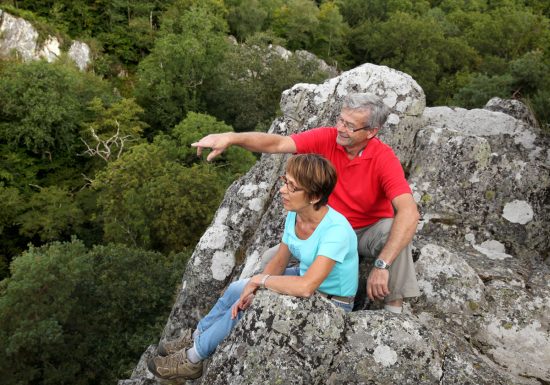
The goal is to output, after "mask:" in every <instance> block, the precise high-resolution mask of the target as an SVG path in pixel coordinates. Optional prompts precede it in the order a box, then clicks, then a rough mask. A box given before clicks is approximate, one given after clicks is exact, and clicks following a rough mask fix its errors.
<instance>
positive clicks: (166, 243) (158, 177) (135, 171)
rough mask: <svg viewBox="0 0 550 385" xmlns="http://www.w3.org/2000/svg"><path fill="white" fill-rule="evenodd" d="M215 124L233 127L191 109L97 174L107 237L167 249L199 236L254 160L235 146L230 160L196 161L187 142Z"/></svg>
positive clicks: (221, 127)
mask: <svg viewBox="0 0 550 385" xmlns="http://www.w3.org/2000/svg"><path fill="white" fill-rule="evenodd" d="M211 129H212V130H214V132H216V131H218V132H223V131H229V130H230V127H228V126H226V125H224V124H223V123H220V122H216V121H215V120H214V119H213V118H212V117H209V116H203V115H198V114H192V113H191V114H190V115H189V117H188V118H187V119H185V120H184V121H183V122H182V123H181V124H179V125H178V126H176V127H175V128H174V130H173V131H172V133H171V135H164V134H162V135H161V136H159V137H157V138H156V140H155V142H154V143H153V144H145V143H144V144H141V145H137V146H135V147H133V148H132V149H131V150H130V151H129V152H128V153H126V154H124V155H123V156H122V157H120V158H119V159H118V160H116V161H114V162H112V163H110V164H109V165H108V166H107V168H106V169H105V170H104V171H102V172H100V173H99V174H98V177H97V178H96V180H95V181H94V186H95V187H96V188H97V189H98V190H99V198H98V204H99V206H100V208H101V210H102V220H103V223H104V237H105V239H106V240H107V241H115V242H121V243H126V244H129V245H133V246H137V247H141V248H146V249H154V250H161V251H164V252H168V251H180V250H182V249H184V248H186V247H188V246H191V245H193V244H195V243H196V242H197V241H198V239H199V237H200V236H201V235H202V233H203V231H204V229H205V228H206V226H207V225H208V224H209V223H210V221H211V220H212V216H213V213H214V211H215V209H216V208H217V207H218V206H219V202H220V200H221V198H222V196H223V192H224V191H225V188H226V187H227V185H228V184H229V183H230V182H231V181H232V180H233V179H234V178H235V177H236V176H238V175H239V174H240V173H242V172H244V171H246V170H247V169H248V168H249V167H250V166H251V164H252V163H253V161H254V157H253V156H252V155H251V154H250V153H248V152H245V151H244V150H240V149H232V150H231V151H228V154H227V155H226V156H227V158H225V159H227V160H229V161H230V162H228V161H227V160H224V159H223V158H222V159H221V160H220V163H217V164H205V163H203V162H200V163H198V164H193V163H196V161H197V160H198V159H197V158H196V156H195V155H193V154H194V150H191V148H190V147H189V145H190V144H191V143H192V142H194V141H196V140H197V139H199V138H200V137H201V136H202V134H203V133H205V132H208V131H210V130H211ZM222 164H225V165H224V166H222Z"/></svg>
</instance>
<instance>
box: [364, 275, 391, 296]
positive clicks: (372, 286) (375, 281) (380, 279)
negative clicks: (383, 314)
mask: <svg viewBox="0 0 550 385" xmlns="http://www.w3.org/2000/svg"><path fill="white" fill-rule="evenodd" d="M389 278H390V272H389V271H388V270H387V269H377V268H375V267H373V268H372V270H371V271H370V274H369V277H368V278H367V296H368V297H369V299H370V300H371V301H374V300H375V299H383V298H384V297H386V296H387V295H388V294H390V290H389V289H388V280H389Z"/></svg>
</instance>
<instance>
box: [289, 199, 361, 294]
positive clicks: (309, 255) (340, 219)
mask: <svg viewBox="0 0 550 385" xmlns="http://www.w3.org/2000/svg"><path fill="white" fill-rule="evenodd" d="M328 209H329V210H328V212H327V213H326V215H325V217H324V218H323V219H322V220H321V223H319V225H318V226H317V228H316V229H315V231H314V232H313V234H311V235H310V236H309V238H308V239H300V238H298V237H297V236H296V231H295V225H296V213H295V212H294V211H289V212H288V215H287V216H286V221H285V230H284V233H283V243H284V244H286V245H287V246H288V249H289V250H290V253H291V254H292V255H293V256H294V257H296V259H298V260H299V261H300V276H303V275H304V274H305V272H306V271H307V269H308V268H309V266H311V264H312V263H313V261H315V258H317V256H318V255H322V256H324V257H327V258H330V259H332V260H334V261H336V264H335V265H334V267H333V268H332V271H331V272H330V274H329V275H328V277H327V278H326V279H325V280H324V281H323V283H321V286H319V290H320V291H322V292H323V293H326V294H332V295H338V296H342V297H349V296H354V295H355V293H356V292H357V285H358V279H359V256H358V254H357V236H356V235H355V231H353V229H352V228H351V225H350V224H349V222H348V221H347V219H346V218H344V216H343V215H342V214H340V213H339V212H337V211H336V210H334V209H333V208H331V207H329V208H328Z"/></svg>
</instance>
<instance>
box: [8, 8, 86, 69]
mask: <svg viewBox="0 0 550 385" xmlns="http://www.w3.org/2000/svg"><path fill="white" fill-rule="evenodd" d="M38 38H39V36H38V32H37V31H36V29H35V28H34V27H33V26H32V24H31V23H29V22H28V21H26V20H24V19H22V18H18V17H14V16H12V15H10V14H9V13H6V12H3V11H2V10H0V59H2V58H9V57H11V56H12V55H14V54H15V56H16V57H19V58H21V59H22V60H23V61H30V60H40V59H45V60H46V61H48V62H50V63H51V62H53V61H55V60H57V59H58V58H59V56H60V55H61V54H62V52H61V49H60V45H61V42H60V41H59V39H58V38H57V37H55V36H47V37H46V38H45V40H44V42H43V43H42V44H41V45H39V44H38ZM68 55H69V57H70V58H71V59H73V61H74V62H75V64H76V65H77V67H78V68H79V69H80V70H81V71H85V70H86V69H87V68H88V66H89V65H90V63H91V56H90V47H89V46H88V45H87V44H85V43H83V42H79V41H73V43H72V44H71V48H70V49H69V51H68Z"/></svg>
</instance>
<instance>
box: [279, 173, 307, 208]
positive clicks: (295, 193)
mask: <svg viewBox="0 0 550 385" xmlns="http://www.w3.org/2000/svg"><path fill="white" fill-rule="evenodd" d="M280 178H281V181H282V182H283V184H282V186H281V188H280V189H279V192H280V193H281V197H282V198H283V206H284V208H285V210H288V211H299V210H300V209H302V208H304V207H307V206H309V205H310V203H309V199H308V197H307V194H306V192H305V190H304V188H303V187H302V186H300V185H299V184H298V183H297V182H296V179H294V177H293V176H292V175H290V174H289V173H286V174H285V175H284V176H281V177H280Z"/></svg>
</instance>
